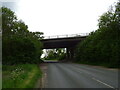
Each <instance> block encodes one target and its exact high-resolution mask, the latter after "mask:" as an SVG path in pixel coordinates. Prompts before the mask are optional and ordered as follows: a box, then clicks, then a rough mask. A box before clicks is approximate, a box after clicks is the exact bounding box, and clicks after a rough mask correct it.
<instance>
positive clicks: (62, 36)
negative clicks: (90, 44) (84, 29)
mask: <svg viewBox="0 0 120 90" xmlns="http://www.w3.org/2000/svg"><path fill="white" fill-rule="evenodd" d="M88 35H89V33H79V34H66V35H54V36H44V39H54V38H70V37H81V36H88Z"/></svg>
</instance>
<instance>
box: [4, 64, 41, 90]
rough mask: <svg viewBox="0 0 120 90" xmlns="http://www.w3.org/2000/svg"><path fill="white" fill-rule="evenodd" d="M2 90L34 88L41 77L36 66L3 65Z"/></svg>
mask: <svg viewBox="0 0 120 90" xmlns="http://www.w3.org/2000/svg"><path fill="white" fill-rule="evenodd" d="M2 76H3V77H2V78H3V81H2V88H34V87H35V84H36V81H37V80H38V78H40V77H41V76H42V72H41V71H40V68H39V66H37V65H36V64H19V65H12V66H10V65H9V66H8V65H3V72H2Z"/></svg>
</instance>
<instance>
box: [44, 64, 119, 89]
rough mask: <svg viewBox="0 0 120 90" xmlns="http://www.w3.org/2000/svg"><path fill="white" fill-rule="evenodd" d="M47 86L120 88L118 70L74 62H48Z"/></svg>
mask: <svg viewBox="0 0 120 90" xmlns="http://www.w3.org/2000/svg"><path fill="white" fill-rule="evenodd" d="M47 68H48V69H47V79H46V84H45V88H111V89H116V88H118V71H117V70H116V69H106V68H101V67H96V66H89V65H81V64H73V63H48V64H47Z"/></svg>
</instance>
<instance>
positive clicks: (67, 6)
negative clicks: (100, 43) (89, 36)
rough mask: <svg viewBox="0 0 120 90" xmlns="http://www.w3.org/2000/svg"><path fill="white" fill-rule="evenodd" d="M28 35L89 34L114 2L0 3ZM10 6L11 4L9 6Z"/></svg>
mask: <svg viewBox="0 0 120 90" xmlns="http://www.w3.org/2000/svg"><path fill="white" fill-rule="evenodd" d="M1 1H2V2H4V3H2V4H3V5H5V6H7V7H9V8H11V9H12V10H13V11H14V12H15V13H16V15H17V17H18V18H19V19H22V20H23V21H24V22H25V24H26V25H28V29H29V30H30V31H40V32H44V35H45V36H53V35H65V34H78V33H90V32H91V31H95V30H96V29H97V28H98V26H97V25H98V19H99V17H100V16H101V15H102V14H103V13H105V12H106V11H108V10H109V7H110V6H111V5H114V3H115V2H116V1H117V0H1ZM10 2H11V3H10Z"/></svg>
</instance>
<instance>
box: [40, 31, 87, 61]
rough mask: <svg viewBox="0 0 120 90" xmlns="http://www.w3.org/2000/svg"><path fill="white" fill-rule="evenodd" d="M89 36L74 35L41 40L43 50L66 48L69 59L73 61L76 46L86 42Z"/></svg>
mask: <svg viewBox="0 0 120 90" xmlns="http://www.w3.org/2000/svg"><path fill="white" fill-rule="evenodd" d="M88 35H89V34H88V33H85V34H72V35H57V36H51V37H50V36H48V37H45V38H44V39H42V40H41V42H42V43H43V49H55V48H66V49H67V58H68V59H71V60H72V59H73V56H74V49H75V46H76V45H77V44H78V43H80V42H81V41H82V40H84V39H85V38H86V37H87V36H88Z"/></svg>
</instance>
